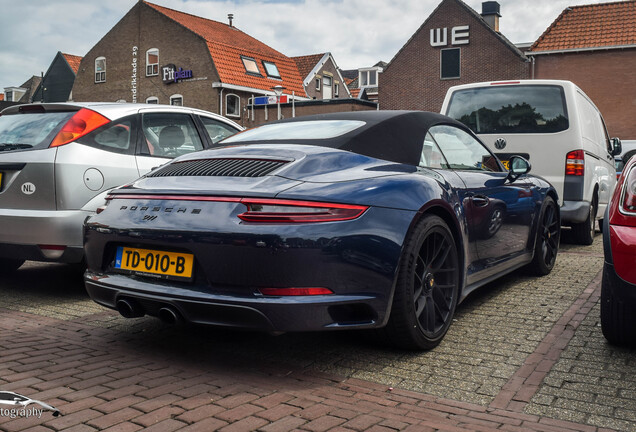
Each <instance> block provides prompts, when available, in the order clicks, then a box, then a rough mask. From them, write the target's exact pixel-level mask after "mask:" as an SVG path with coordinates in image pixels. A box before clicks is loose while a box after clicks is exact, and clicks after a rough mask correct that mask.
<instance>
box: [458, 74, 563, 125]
mask: <svg viewBox="0 0 636 432" xmlns="http://www.w3.org/2000/svg"><path fill="white" fill-rule="evenodd" d="M446 115H448V116H449V117H452V118H454V119H456V120H459V121H460V122H462V123H464V124H465V125H466V126H468V127H469V128H471V129H472V130H473V131H474V132H475V133H478V134H493V133H554V132H560V131H563V130H566V129H567V128H568V127H569V121H568V113H567V108H566V104H565V93H564V92H563V88H561V87H560V86H553V85H516V86H490V87H479V88H470V89H464V90H457V91H455V92H454V93H453V95H452V96H451V100H450V103H449V105H448V110H447V113H446Z"/></svg>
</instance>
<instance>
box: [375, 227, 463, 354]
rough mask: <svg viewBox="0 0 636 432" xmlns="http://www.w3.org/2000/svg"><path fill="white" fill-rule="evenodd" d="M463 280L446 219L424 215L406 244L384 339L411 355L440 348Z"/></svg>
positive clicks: (453, 240)
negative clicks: (416, 351)
mask: <svg viewBox="0 0 636 432" xmlns="http://www.w3.org/2000/svg"><path fill="white" fill-rule="evenodd" d="M459 279H460V271H459V256H458V252H457V246H456V244H455V239H454V238H453V234H452V233H451V231H450V229H449V228H448V225H447V224H446V222H444V220H443V219H442V218H440V217H438V216H435V215H426V216H424V217H423V218H422V219H421V220H420V221H419V222H418V223H417V225H416V226H415V228H414V229H413V231H412V233H411V235H410V236H409V237H408V239H407V241H406V244H405V248H404V255H403V257H402V259H401V262H400V266H399V271H398V277H397V283H396V287H395V294H394V296H393V303H392V306H391V315H390V318H389V322H388V324H387V326H386V328H385V329H384V330H385V336H386V339H388V340H389V341H390V342H391V343H392V344H393V345H395V346H397V347H399V348H403V349H409V350H428V349H432V348H434V347H435V346H437V345H438V344H439V343H440V342H441V340H442V339H443V337H444V335H445V334H446V332H447V331H448V328H449V327H450V325H451V322H452V320H453V316H454V314H455V308H456V306H457V299H458V296H459Z"/></svg>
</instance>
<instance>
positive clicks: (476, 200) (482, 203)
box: [471, 195, 490, 207]
mask: <svg viewBox="0 0 636 432" xmlns="http://www.w3.org/2000/svg"><path fill="white" fill-rule="evenodd" d="M471 199H472V200H473V204H474V205H475V206H476V207H486V206H487V205H488V202H489V201H490V200H489V199H488V197H487V196H484V195H475V196H473V197H472V198H471Z"/></svg>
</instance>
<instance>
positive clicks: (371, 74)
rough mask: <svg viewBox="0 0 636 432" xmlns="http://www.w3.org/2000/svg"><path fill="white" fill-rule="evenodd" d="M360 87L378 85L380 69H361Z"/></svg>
mask: <svg viewBox="0 0 636 432" xmlns="http://www.w3.org/2000/svg"><path fill="white" fill-rule="evenodd" d="M359 82H360V88H362V87H367V86H370V87H376V86H377V85H378V71H377V70H375V69H374V70H361V71H360V78H359Z"/></svg>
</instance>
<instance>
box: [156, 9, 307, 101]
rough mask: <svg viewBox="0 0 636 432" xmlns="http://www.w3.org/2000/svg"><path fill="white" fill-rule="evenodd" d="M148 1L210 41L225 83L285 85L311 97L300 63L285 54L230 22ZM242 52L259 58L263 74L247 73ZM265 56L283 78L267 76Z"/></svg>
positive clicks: (287, 91)
mask: <svg viewBox="0 0 636 432" xmlns="http://www.w3.org/2000/svg"><path fill="white" fill-rule="evenodd" d="M144 4H146V5H148V6H150V7H151V8H153V9H155V10H157V11H158V12H160V13H162V14H163V15H165V16H167V17H168V18H170V19H172V20H174V21H176V22H177V23H179V24H181V25H182V26H184V27H185V28H187V29H188V30H190V31H192V32H193V33H195V34H197V35H199V36H200V37H202V38H203V39H204V40H205V41H206V42H207V44H208V48H209V50H210V55H211V56H212V60H213V61H214V65H215V67H216V70H217V71H218V73H219V77H220V80H221V82H222V83H224V84H233V85H237V86H244V87H249V88H254V89H260V90H266V91H270V92H271V90H272V87H274V86H276V85H282V86H283V87H285V90H284V93H285V94H291V93H292V91H293V92H295V94H296V95H297V96H300V97H307V94H306V93H305V89H304V87H303V80H302V78H301V76H300V74H299V73H298V67H297V66H296V63H295V62H294V60H292V59H291V58H289V57H287V56H285V55H284V54H281V53H280V52H278V51H276V50H275V49H273V48H270V47H269V46H267V45H265V44H264V43H262V42H260V41H259V40H257V39H254V38H253V37H251V36H249V35H248V34H246V33H243V32H242V31H241V30H239V29H238V28H236V27H230V26H229V25H228V24H224V23H220V22H218V21H213V20H209V19H206V18H201V17H198V16H195V15H190V14H187V13H184V12H179V11H176V10H173V9H169V8H166V7H162V6H158V5H155V4H152V3H148V2H144ZM241 56H245V57H250V58H253V59H254V60H256V63H257V65H258V69H259V71H260V73H261V75H262V76H260V77H259V76H255V75H252V74H247V73H246V71H245V66H244V65H243V61H242V60H241ZM263 60H264V61H268V62H272V63H274V64H276V66H277V68H278V72H279V73H280V76H281V79H274V78H268V77H267V74H266V72H265V68H264V66H263V64H262V61H263Z"/></svg>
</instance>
